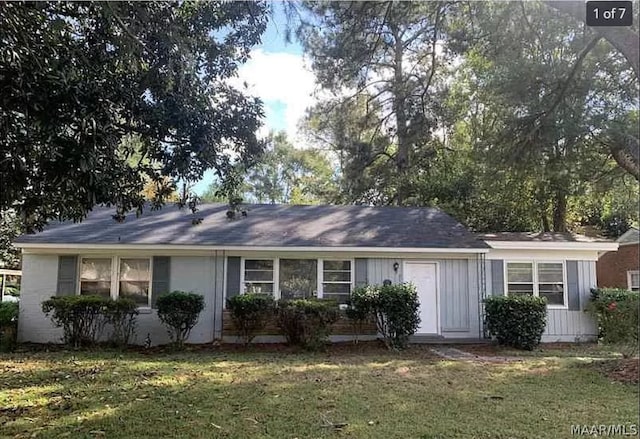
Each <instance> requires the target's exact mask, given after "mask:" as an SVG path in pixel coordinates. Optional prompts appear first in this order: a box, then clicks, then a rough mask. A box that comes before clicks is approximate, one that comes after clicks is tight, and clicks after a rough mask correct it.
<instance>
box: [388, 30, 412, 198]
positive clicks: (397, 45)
mask: <svg viewBox="0 0 640 439" xmlns="http://www.w3.org/2000/svg"><path fill="white" fill-rule="evenodd" d="M390 29H391V33H392V34H393V38H394V64H393V95H394V96H393V111H394V113H395V115H396V117H395V119H396V135H397V137H398V151H397V152H396V167H397V170H398V178H399V185H398V190H397V193H396V203H397V204H398V205H399V206H402V205H403V204H404V200H405V198H406V195H407V194H406V191H407V185H406V177H407V170H408V168H409V139H408V138H407V114H406V112H405V104H406V100H407V97H406V93H405V83H404V82H405V78H404V73H403V71H402V65H403V55H404V45H403V42H402V38H401V37H400V33H399V31H398V28H397V27H396V26H395V25H394V24H390Z"/></svg>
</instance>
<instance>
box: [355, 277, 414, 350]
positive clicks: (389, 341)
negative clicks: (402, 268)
mask: <svg viewBox="0 0 640 439" xmlns="http://www.w3.org/2000/svg"><path fill="white" fill-rule="evenodd" d="M350 308H352V309H351V310H350V311H348V313H347V317H349V318H350V319H352V321H353V322H354V325H355V324H357V323H358V322H359V321H366V319H367V318H368V317H367V316H371V317H372V318H373V319H374V320H375V322H376V327H377V329H378V332H379V333H380V334H382V337H383V341H384V343H385V345H386V346H387V347H388V348H395V349H403V348H406V347H407V345H408V344H409V337H410V336H411V335H413V334H415V332H416V331H417V330H418V326H419V325H420V311H419V310H420V303H419V302H418V293H417V291H416V288H415V286H414V285H412V284H408V283H404V284H396V285H382V286H379V285H368V286H365V287H360V288H356V289H355V290H354V291H353V293H352V294H351V302H350Z"/></svg>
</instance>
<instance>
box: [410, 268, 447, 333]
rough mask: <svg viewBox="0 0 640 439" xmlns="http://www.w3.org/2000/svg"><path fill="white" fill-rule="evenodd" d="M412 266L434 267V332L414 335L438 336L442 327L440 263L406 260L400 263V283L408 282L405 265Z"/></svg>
mask: <svg viewBox="0 0 640 439" xmlns="http://www.w3.org/2000/svg"><path fill="white" fill-rule="evenodd" d="M412 264H432V265H435V267H436V282H435V283H436V332H435V333H433V332H420V333H418V332H416V334H415V335H429V334H437V335H440V334H441V333H442V327H441V325H440V303H441V301H440V263H439V262H438V261H431V260H427V259H406V260H404V261H402V282H408V280H407V279H405V274H406V273H407V265H412ZM417 287H418V286H417V285H416V288H417ZM420 306H422V305H420Z"/></svg>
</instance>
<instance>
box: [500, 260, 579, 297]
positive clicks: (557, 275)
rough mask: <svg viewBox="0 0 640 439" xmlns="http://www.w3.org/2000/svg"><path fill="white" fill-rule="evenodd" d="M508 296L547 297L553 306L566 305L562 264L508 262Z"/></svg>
mask: <svg viewBox="0 0 640 439" xmlns="http://www.w3.org/2000/svg"><path fill="white" fill-rule="evenodd" d="M506 277H507V279H506V284H507V288H506V291H507V295H529V296H539V297H545V298H546V299H547V303H548V304H549V305H552V306H560V307H563V306H565V305H566V298H565V292H566V288H565V281H564V264H563V263H562V262H508V263H507V276H506Z"/></svg>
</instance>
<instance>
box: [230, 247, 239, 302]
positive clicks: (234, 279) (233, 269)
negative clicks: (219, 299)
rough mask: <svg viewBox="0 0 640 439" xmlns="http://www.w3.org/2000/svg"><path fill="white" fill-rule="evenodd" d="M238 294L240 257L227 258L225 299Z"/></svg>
mask: <svg viewBox="0 0 640 439" xmlns="http://www.w3.org/2000/svg"><path fill="white" fill-rule="evenodd" d="M238 294H240V257H238V256H229V257H228V258H227V299H229V298H231V297H233V296H237V295H238Z"/></svg>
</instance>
